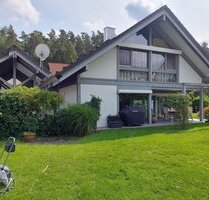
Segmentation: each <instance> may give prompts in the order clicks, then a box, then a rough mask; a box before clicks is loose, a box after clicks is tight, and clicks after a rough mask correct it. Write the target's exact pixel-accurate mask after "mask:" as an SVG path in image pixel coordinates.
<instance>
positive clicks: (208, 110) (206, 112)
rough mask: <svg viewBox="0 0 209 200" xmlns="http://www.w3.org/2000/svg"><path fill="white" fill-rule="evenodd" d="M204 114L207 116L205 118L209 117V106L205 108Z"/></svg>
mask: <svg viewBox="0 0 209 200" xmlns="http://www.w3.org/2000/svg"><path fill="white" fill-rule="evenodd" d="M204 116H205V118H207V119H209V106H207V107H206V108H204Z"/></svg>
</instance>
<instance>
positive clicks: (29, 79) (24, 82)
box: [21, 74, 36, 85]
mask: <svg viewBox="0 0 209 200" xmlns="http://www.w3.org/2000/svg"><path fill="white" fill-rule="evenodd" d="M34 77H36V74H33V75H32V76H31V77H29V78H27V79H26V80H24V81H23V82H22V83H21V85H25V84H26V83H28V82H29V81H31V80H34Z"/></svg>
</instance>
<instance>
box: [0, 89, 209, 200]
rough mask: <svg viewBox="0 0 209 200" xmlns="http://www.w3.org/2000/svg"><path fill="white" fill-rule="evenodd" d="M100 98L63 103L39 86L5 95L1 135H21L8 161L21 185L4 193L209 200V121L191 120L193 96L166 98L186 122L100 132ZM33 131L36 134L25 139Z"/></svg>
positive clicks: (0, 100) (0, 104)
mask: <svg viewBox="0 0 209 200" xmlns="http://www.w3.org/2000/svg"><path fill="white" fill-rule="evenodd" d="M101 101H102V100H101V99H100V98H98V97H95V96H92V98H91V100H90V101H89V102H85V103H83V104H75V105H65V106H64V104H63V98H62V97H61V96H60V95H59V94H58V93H56V92H50V91H46V90H41V89H39V88H38V87H34V88H26V87H16V88H13V89H9V90H6V91H5V92H4V93H2V94H0V123H1V126H0V136H1V139H2V141H3V140H5V139H6V138H7V137H8V136H14V137H16V138H17V139H18V140H17V144H16V145H17V146H16V152H15V153H13V154H11V156H10V158H9V160H8V166H9V167H10V168H11V169H12V171H13V175H14V178H15V188H14V190H12V191H10V192H7V193H5V194H4V197H3V198H4V199H6V200H7V199H8V200H15V199H21V200H28V199H31V200H36V199H37V200H42V199H43V200H45V199H49V200H50V199H52V200H65V199H69V200H70V199H72V200H75V199H78V200H79V199H82V200H85V199H86V200H94V199H95V200H96V199H99V200H100V199H107V200H111V199H112V200H113V199H115V200H116V199H117V200H118V199H128V200H129V199H144V200H146V199H149V200H151V199H208V198H209V194H208V191H209V186H208V184H207V180H208V179H209V173H208V172H209V157H208V152H209V134H208V133H209V124H208V123H205V124H188V123H187V122H188V117H189V116H188V109H187V108H188V106H190V105H191V103H192V98H191V96H186V95H173V96H169V97H168V98H167V100H166V104H167V106H171V107H173V108H175V110H176V116H175V117H176V120H178V122H179V123H180V126H179V125H169V126H159V127H156V126H155V127H141V128H125V129H112V130H103V131H98V130H96V123H97V121H98V119H99V117H100V104H101ZM179 102H181V103H179ZM207 112H209V109H208V107H206V108H205V115H206V116H207ZM28 135H35V136H36V137H37V139H36V140H35V141H33V142H32V143H26V142H24V141H23V140H22V139H23V138H25V136H28ZM0 147H2V148H3V142H0Z"/></svg>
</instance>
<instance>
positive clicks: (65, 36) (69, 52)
mask: <svg viewBox="0 0 209 200" xmlns="http://www.w3.org/2000/svg"><path fill="white" fill-rule="evenodd" d="M102 42H103V33H102V32H100V31H96V32H94V31H92V32H91V34H88V33H86V32H81V33H80V34H77V35H75V34H74V33H73V32H72V31H65V30H64V29H61V30H59V32H58V33H57V32H55V30H54V29H51V31H50V32H49V33H48V34H47V35H44V34H43V33H42V32H41V31H37V30H35V31H33V32H31V33H29V34H26V33H25V32H24V31H22V32H21V34H20V35H19V36H18V35H17V33H16V32H15V30H14V28H13V26H12V25H9V26H4V27H2V28H0V51H2V50H5V49H7V48H9V47H11V46H13V45H15V46H17V47H19V48H20V49H21V50H23V51H25V52H27V53H28V54H29V55H30V56H32V57H35V47H36V45H38V44H40V43H44V44H47V45H48V46H49V48H50V56H49V57H48V59H47V61H48V62H58V63H68V64H72V63H74V62H75V61H76V60H77V59H78V58H80V57H82V56H84V55H86V54H87V53H88V52H89V51H91V50H92V49H94V48H96V47H97V46H99V45H100V44H101V43H102Z"/></svg>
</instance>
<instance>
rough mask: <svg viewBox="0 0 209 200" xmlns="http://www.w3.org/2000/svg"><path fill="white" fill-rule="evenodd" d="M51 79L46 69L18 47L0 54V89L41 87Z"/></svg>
mask: <svg viewBox="0 0 209 200" xmlns="http://www.w3.org/2000/svg"><path fill="white" fill-rule="evenodd" d="M49 77H50V72H49V70H48V69H46V68H45V67H41V68H40V63H39V62H36V61H35V60H34V59H33V58H31V57H30V56H28V55H27V54H26V53H25V52H23V51H21V50H20V49H19V48H17V47H15V46H14V47H11V48H9V49H7V50H5V51H2V52H1V53H0V87H1V88H12V87H14V86H16V85H25V86H28V87H31V86H35V85H41V84H42V83H43V82H44V81H46V80H47V79H48V78H49Z"/></svg>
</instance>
